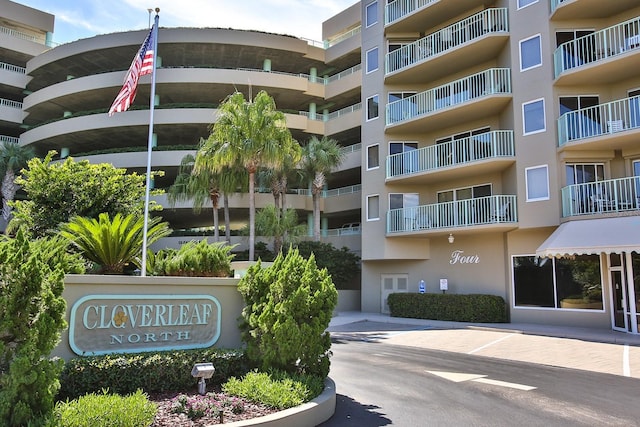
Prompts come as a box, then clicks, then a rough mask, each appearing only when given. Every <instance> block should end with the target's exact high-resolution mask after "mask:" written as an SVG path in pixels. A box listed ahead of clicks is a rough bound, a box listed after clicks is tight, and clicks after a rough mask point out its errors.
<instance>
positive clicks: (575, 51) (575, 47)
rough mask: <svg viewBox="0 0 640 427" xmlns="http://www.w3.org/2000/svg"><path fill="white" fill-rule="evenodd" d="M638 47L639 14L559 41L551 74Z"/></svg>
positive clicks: (560, 72)
mask: <svg viewBox="0 0 640 427" xmlns="http://www.w3.org/2000/svg"><path fill="white" fill-rule="evenodd" d="M638 49H640V17H639V18H633V19H630V20H628V21H626V22H623V23H621V24H618V25H614V26H613V27H609V28H605V29H603V30H600V31H596V32H594V33H591V34H588V35H586V36H583V37H579V38H577V39H575V40H571V41H568V42H566V43H562V44H561V45H560V46H558V48H557V49H556V50H555V52H554V53H553V64H554V72H555V77H556V78H557V77H558V76H560V74H562V73H564V72H565V71H567V70H571V69H573V68H578V67H581V66H583V65H588V64H592V63H594V62H599V61H604V60H605V59H608V58H612V57H614V56H618V55H622V54H623V53H625V52H628V51H631V50H638Z"/></svg>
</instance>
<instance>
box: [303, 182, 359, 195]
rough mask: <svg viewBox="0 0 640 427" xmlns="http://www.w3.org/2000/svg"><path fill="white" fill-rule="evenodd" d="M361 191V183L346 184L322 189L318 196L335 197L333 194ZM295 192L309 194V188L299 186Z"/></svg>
mask: <svg viewBox="0 0 640 427" xmlns="http://www.w3.org/2000/svg"><path fill="white" fill-rule="evenodd" d="M361 191H362V184H355V185H348V186H346V187H340V188H333V189H331V190H322V193H320V197H323V198H327V197H335V196H344V195H346V194H356V193H360V192H361ZM296 194H298V195H299V196H311V190H309V189H307V188H300V189H298V190H296Z"/></svg>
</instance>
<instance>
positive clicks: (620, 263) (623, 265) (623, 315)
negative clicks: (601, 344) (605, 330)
mask: <svg viewBox="0 0 640 427" xmlns="http://www.w3.org/2000/svg"><path fill="white" fill-rule="evenodd" d="M635 258H637V256H636V255H635V254H634V255H633V256H632V254H630V253H623V254H611V255H609V281H610V286H611V320H612V322H611V324H612V327H613V329H615V330H617V331H622V332H631V333H634V334H637V333H638V329H639V328H638V320H639V319H640V317H639V314H638V309H639V308H640V307H639V305H640V304H639V303H638V302H639V300H638V297H639V296H640V294H638V293H637V292H636V291H635V290H636V289H637V288H640V283H638V282H639V281H638V278H640V277H639V276H638V271H635V270H636V266H635V264H636V259H635Z"/></svg>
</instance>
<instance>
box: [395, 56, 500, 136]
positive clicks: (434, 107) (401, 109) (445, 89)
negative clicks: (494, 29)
mask: <svg viewBox="0 0 640 427" xmlns="http://www.w3.org/2000/svg"><path fill="white" fill-rule="evenodd" d="M509 71H510V70H509V69H508V68H490V69H488V70H485V71H481V72H479V73H476V74H472V75H471V76H468V77H464V78H462V79H459V80H456V81H454V82H451V83H447V84H444V85H442V86H438V87H435V88H433V89H429V90H426V91H424V92H420V93H417V94H415V95H412V96H409V97H407V98H404V99H399V100H397V101H393V102H390V103H389V104H387V106H386V124H387V126H389V125H393V124H395V123H400V122H403V121H405V120H411V119H414V118H416V117H420V116H424V115H427V114H430V113H433V112H435V111H438V110H443V109H445V108H448V107H451V106H453V105H459V104H463V103H465V102H468V101H472V100H475V99H479V98H482V97H485V96H489V95H497V94H509V93H511V75H510V72H509Z"/></svg>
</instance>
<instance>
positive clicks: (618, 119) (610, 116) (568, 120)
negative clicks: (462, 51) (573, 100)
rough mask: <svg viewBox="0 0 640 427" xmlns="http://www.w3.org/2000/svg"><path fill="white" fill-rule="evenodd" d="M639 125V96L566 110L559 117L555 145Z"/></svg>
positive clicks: (622, 130)
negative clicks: (556, 142)
mask: <svg viewBox="0 0 640 427" xmlns="http://www.w3.org/2000/svg"><path fill="white" fill-rule="evenodd" d="M639 127H640V96H634V97H631V98H624V99H620V100H617V101H612V102H607V103H606V104H600V105H595V106H593V107H588V108H581V109H579V110H574V111H569V112H568V113H564V114H563V115H562V116H560V117H559V118H558V145H559V146H560V147H562V146H563V145H564V144H566V143H568V142H571V141H575V140H580V139H586V138H594V137H597V136H603V135H607V134H614V133H618V132H624V131H627V130H630V129H637V128H639Z"/></svg>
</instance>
